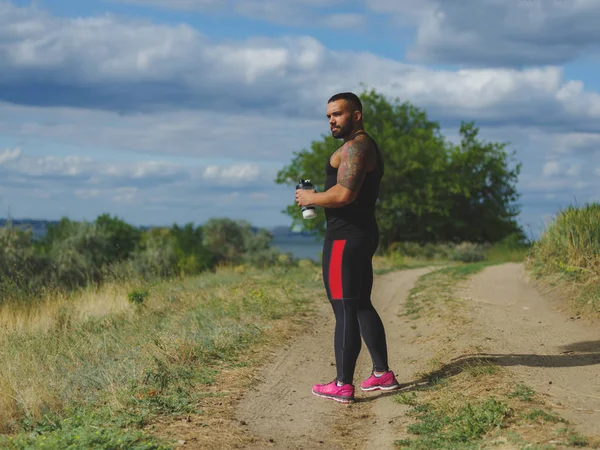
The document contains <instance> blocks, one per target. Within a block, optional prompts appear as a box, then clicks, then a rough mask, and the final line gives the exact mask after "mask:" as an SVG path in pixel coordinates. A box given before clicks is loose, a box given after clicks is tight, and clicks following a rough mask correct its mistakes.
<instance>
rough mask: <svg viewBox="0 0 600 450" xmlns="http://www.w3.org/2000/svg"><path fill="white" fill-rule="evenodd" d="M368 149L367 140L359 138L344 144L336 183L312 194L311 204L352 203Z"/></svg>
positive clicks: (323, 205) (325, 205)
mask: <svg viewBox="0 0 600 450" xmlns="http://www.w3.org/2000/svg"><path fill="white" fill-rule="evenodd" d="M369 149H370V146H369V142H368V141H367V140H366V139H361V138H357V139H354V140H353V141H351V142H350V143H348V144H347V145H346V146H344V147H343V148H342V150H341V162H340V166H339V168H338V176H337V184H336V185H335V186H333V187H332V188H331V189H329V190H327V191H325V192H318V193H315V194H313V195H312V198H311V202H312V204H313V205H315V206H321V207H325V208H340V207H342V206H345V205H347V204H349V203H352V202H353V201H354V200H355V199H356V197H357V195H358V191H359V190H360V187H361V186H362V183H363V180H364V179H365V175H366V173H367V165H366V164H367V155H368V152H369Z"/></svg>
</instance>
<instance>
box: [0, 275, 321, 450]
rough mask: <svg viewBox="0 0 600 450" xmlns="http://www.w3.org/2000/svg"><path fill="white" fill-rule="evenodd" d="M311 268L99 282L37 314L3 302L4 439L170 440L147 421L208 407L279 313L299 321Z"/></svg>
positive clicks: (114, 443) (20, 444)
mask: <svg viewBox="0 0 600 450" xmlns="http://www.w3.org/2000/svg"><path fill="white" fill-rule="evenodd" d="M309 266H310V267H309ZM309 266H306V265H305V266H303V267H300V268H290V269H282V268H273V269H267V270H262V271H259V270H252V269H247V270H246V271H245V272H244V273H240V272H239V271H237V272H236V271H235V270H221V271H219V272H218V273H216V274H208V273H207V274H204V275H201V276H198V277H194V278H188V279H185V280H184V281H174V282H162V283H156V284H152V285H147V286H129V287H128V286H113V287H109V286H105V287H103V288H100V289H98V290H92V289H90V290H89V292H88V293H87V296H85V297H82V298H79V299H76V300H73V299H64V298H57V299H51V298H50V299H47V300H46V301H45V302H44V303H42V304H39V306H38V307H37V309H35V310H32V309H31V308H29V309H27V310H21V309H19V308H20V306H19V305H16V304H12V305H4V307H2V308H1V309H0V325H2V326H0V433H3V436H0V446H2V447H3V448H15V449H17V448H18V449H20V448H31V446H33V447H36V448H38V447H39V448H69V446H73V447H71V448H75V447H76V448H86V447H93V448H107V449H108V448H111V449H112V448H133V449H146V448H148V449H154V448H171V447H170V445H171V443H170V442H169V441H166V440H164V439H161V438H159V437H155V436H153V435H151V434H148V433H146V432H145V429H146V428H147V427H149V426H151V425H152V424H153V423H154V422H156V421H157V420H158V419H159V418H161V417H162V418H165V417H172V418H176V417H181V416H184V415H188V414H203V410H204V406H203V405H204V399H205V398H206V396H207V389H209V388H210V387H211V385H213V384H214V382H215V380H216V377H218V375H219V374H220V373H221V372H222V370H223V369H227V368H232V367H236V366H238V365H243V364H244V363H245V359H246V358H247V357H248V355H247V351H248V350H249V349H250V348H251V347H252V346H254V345H255V344H257V343H260V342H262V341H263V340H264V339H266V338H268V333H269V331H270V330H271V329H273V327H274V325H275V323H276V321H278V320H279V319H286V320H289V319H291V318H293V319H294V320H295V319H301V317H302V313H303V312H306V311H307V309H308V308H309V306H310V303H311V297H312V294H313V293H314V292H315V289H319V288H320V287H321V284H320V283H319V279H318V267H314V266H312V265H309ZM42 444H43V446H42Z"/></svg>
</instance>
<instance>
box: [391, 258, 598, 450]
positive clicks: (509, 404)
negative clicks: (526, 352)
mask: <svg viewBox="0 0 600 450" xmlns="http://www.w3.org/2000/svg"><path fill="white" fill-rule="evenodd" d="M493 264H498V262H497V261H482V262H477V263H470V264H454V265H450V266H448V267H443V268H441V269H437V270H434V271H432V272H429V273H427V274H426V275H423V276H422V277H420V278H419V280H418V281H417V283H416V284H415V287H414V288H413V289H412V290H411V291H410V294H409V298H408V302H407V304H406V308H405V315H406V316H408V317H409V318H411V319H413V320H414V319H419V318H429V317H438V316H439V315H440V314H441V315H442V316H443V317H444V320H450V321H454V320H455V319H454V317H455V316H457V314H452V311H453V310H452V307H454V306H456V307H459V306H460V302H459V301H458V300H457V299H456V298H455V297H454V295H453V292H452V291H453V289H454V288H455V286H456V284H457V283H459V282H460V281H462V280H465V279H468V278H469V277H471V276H473V275H474V274H476V273H478V272H479V271H481V270H482V269H484V268H485V267H488V266H490V265H493ZM458 316H459V317H460V316H461V315H460V314H458ZM417 325H418V322H415V327H416V326H417ZM438 354H439V352H438ZM428 366H429V367H430V368H431V369H430V371H428V372H424V373H423V372H421V373H419V374H418V375H417V376H419V378H420V383H419V385H417V386H416V387H413V388H411V390H410V391H406V392H401V393H398V394H396V395H395V396H394V397H393V400H394V401H395V402H396V403H399V404H403V405H408V406H410V409H409V411H408V416H409V417H410V418H412V423H411V424H410V425H408V426H407V427H406V428H405V430H403V431H404V432H405V435H406V436H403V438H402V439H397V440H396V441H395V446H396V447H398V448H402V449H409V450H417V449H418V450H421V449H422V450H425V449H446V448H452V449H479V448H492V447H494V445H498V444H499V443H500V442H509V443H512V444H514V445H515V448H522V449H546V448H556V445H557V444H558V445H569V446H582V445H591V444H592V443H591V442H590V440H589V439H587V438H586V437H584V436H581V435H579V434H577V433H576V432H575V431H574V430H573V428H572V427H571V425H570V424H569V423H568V421H566V420H565V419H563V418H561V417H560V416H558V415H556V414H554V413H552V412H550V411H548V407H547V406H546V405H545V404H544V402H543V400H542V398H541V397H539V396H537V395H536V393H535V391H534V390H533V389H532V388H531V387H530V386H527V385H526V384H523V383H520V382H515V380H514V378H513V375H511V373H510V372H509V371H506V370H503V369H502V368H501V367H499V366H497V365H496V364H494V362H493V360H489V359H485V358H471V359H469V358H467V359H465V360H464V361H460V362H456V361H453V362H451V363H449V364H444V363H443V362H442V361H441V359H440V358H439V357H435V358H433V359H432V360H431V361H430V362H429V364H428ZM551 443H552V444H551ZM594 445H595V444H594Z"/></svg>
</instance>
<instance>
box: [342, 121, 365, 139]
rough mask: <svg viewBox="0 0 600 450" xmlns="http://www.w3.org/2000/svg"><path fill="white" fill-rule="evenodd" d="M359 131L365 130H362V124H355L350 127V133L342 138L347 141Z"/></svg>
mask: <svg viewBox="0 0 600 450" xmlns="http://www.w3.org/2000/svg"><path fill="white" fill-rule="evenodd" d="M359 131H365V130H363V126H362V125H357V126H356V127H354V128H353V129H352V133H350V134H349V135H348V136H346V137H345V138H344V142H348V141H349V140H350V138H351V137H352V136H354V135H355V134H356V133H358V132H359Z"/></svg>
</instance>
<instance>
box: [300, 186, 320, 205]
mask: <svg viewBox="0 0 600 450" xmlns="http://www.w3.org/2000/svg"><path fill="white" fill-rule="evenodd" d="M315 192H317V191H316V190H315V189H310V190H309V189H296V203H297V204H298V206H300V207H302V206H310V205H312V204H313V201H312V196H313V194H314V193H315Z"/></svg>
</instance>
